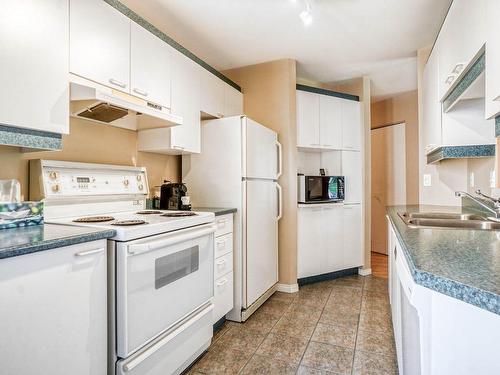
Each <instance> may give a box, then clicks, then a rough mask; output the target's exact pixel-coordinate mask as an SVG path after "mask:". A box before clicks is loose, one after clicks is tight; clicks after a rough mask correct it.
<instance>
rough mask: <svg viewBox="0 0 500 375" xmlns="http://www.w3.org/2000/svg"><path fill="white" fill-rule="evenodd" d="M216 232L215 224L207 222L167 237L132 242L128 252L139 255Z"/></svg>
mask: <svg viewBox="0 0 500 375" xmlns="http://www.w3.org/2000/svg"><path fill="white" fill-rule="evenodd" d="M211 233H215V225H213V224H207V225H201V226H199V227H194V228H188V229H182V230H178V231H175V232H173V233H172V234H171V235H170V236H168V235H167V237H166V238H165V239H162V240H158V241H153V242H148V243H138V244H131V245H129V246H128V249H127V252H128V254H129V255H139V254H143V253H147V252H149V251H154V250H157V249H161V248H165V247H167V246H171V245H175V244H177V243H179V242H184V241H189V240H192V239H194V238H198V237H201V236H205V235H207V234H211Z"/></svg>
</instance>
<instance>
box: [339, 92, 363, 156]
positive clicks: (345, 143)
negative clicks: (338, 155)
mask: <svg viewBox="0 0 500 375" xmlns="http://www.w3.org/2000/svg"><path fill="white" fill-rule="evenodd" d="M342 148H344V149H349V150H358V151H359V150H361V106H360V103H359V102H358V101H353V100H345V99H344V100H342Z"/></svg>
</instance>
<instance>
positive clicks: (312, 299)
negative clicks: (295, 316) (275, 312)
mask: <svg viewBox="0 0 500 375" xmlns="http://www.w3.org/2000/svg"><path fill="white" fill-rule="evenodd" d="M328 296H329V294H317V293H308V294H299V296H298V297H297V303H300V304H303V305H306V306H312V307H315V308H323V307H324V306H325V304H326V301H328Z"/></svg>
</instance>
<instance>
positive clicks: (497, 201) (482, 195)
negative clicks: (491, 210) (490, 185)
mask: <svg viewBox="0 0 500 375" xmlns="http://www.w3.org/2000/svg"><path fill="white" fill-rule="evenodd" d="M476 194H477V195H479V196H481V197H483V198H486V199H489V200H490V201H492V202H493V203H495V206H496V205H497V204H499V203H500V199H497V198H493V197H490V196H489V195H486V194H483V193H481V190H480V189H477V190H476Z"/></svg>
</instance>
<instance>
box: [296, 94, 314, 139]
mask: <svg viewBox="0 0 500 375" xmlns="http://www.w3.org/2000/svg"><path fill="white" fill-rule="evenodd" d="M296 92H297V146H298V147H313V148H317V147H319V146H320V136H319V112H320V111H319V97H320V96H319V95H318V94H314V93H311V92H307V91H301V90H297V91H296Z"/></svg>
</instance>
